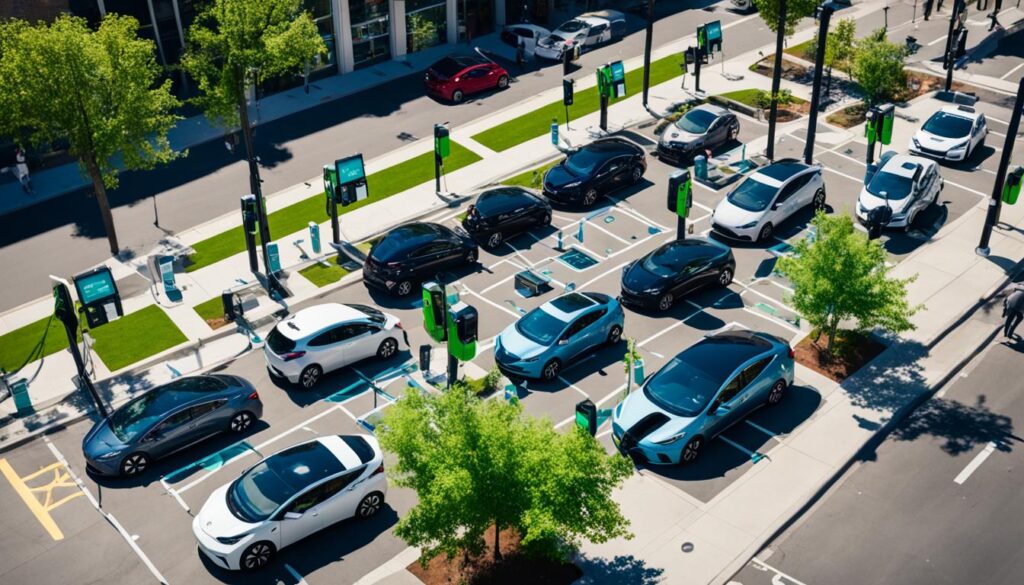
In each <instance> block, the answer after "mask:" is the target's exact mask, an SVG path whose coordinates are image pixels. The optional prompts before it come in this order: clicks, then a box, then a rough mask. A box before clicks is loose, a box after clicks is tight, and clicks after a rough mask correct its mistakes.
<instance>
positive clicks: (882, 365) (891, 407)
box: [843, 341, 931, 419]
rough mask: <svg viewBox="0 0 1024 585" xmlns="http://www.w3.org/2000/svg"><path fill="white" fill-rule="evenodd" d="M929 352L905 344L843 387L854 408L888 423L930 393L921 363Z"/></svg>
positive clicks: (879, 357) (866, 365)
mask: <svg viewBox="0 0 1024 585" xmlns="http://www.w3.org/2000/svg"><path fill="white" fill-rule="evenodd" d="M927 356H928V349H927V348H926V347H925V346H923V345H921V344H920V343H917V342H910V341H905V342H902V343H897V344H895V345H893V346H891V347H890V348H889V349H888V350H887V351H884V352H882V354H880V355H879V356H878V357H876V358H875V359H873V360H871V361H870V362H868V363H867V364H865V365H864V366H862V367H861V369H860V370H858V371H857V373H856V374H855V375H853V376H851V377H849V378H847V379H846V381H845V382H844V383H843V389H844V390H845V391H846V393H847V395H848V396H849V397H850V401H851V402H852V403H853V405H854V406H856V407H859V408H866V409H869V410H874V411H878V412H881V413H883V415H884V416H885V418H886V419H888V417H890V416H892V414H893V413H895V412H896V411H897V410H898V409H900V408H902V407H904V406H905V405H906V404H908V403H910V402H912V401H913V400H914V398H915V397H918V396H920V395H922V394H924V393H927V392H930V391H931V389H930V387H929V386H928V384H927V381H926V380H925V377H924V375H923V370H922V368H921V365H920V361H921V360H922V359H924V358H926V357H927Z"/></svg>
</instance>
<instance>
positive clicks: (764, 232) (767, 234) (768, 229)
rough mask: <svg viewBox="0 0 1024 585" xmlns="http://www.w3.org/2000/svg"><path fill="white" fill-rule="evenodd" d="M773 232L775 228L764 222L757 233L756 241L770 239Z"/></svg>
mask: <svg viewBox="0 0 1024 585" xmlns="http://www.w3.org/2000/svg"><path fill="white" fill-rule="evenodd" d="M774 233H775V228H774V227H773V226H772V224H770V223H766V224H764V227H763V228H761V232H760V233H759V234H757V241H758V242H764V241H766V240H769V239H771V237H772V234H774Z"/></svg>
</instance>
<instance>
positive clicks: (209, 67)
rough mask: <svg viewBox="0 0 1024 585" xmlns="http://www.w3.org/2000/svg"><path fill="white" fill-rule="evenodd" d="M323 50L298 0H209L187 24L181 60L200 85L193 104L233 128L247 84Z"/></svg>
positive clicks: (295, 67) (296, 67)
mask: <svg viewBox="0 0 1024 585" xmlns="http://www.w3.org/2000/svg"><path fill="white" fill-rule="evenodd" d="M326 53H327V48H326V46H325V45H324V42H323V39H321V38H320V34H319V33H318V32H317V29H316V24H314V23H313V20H312V19H311V18H310V16H309V14H308V13H306V12H303V11H302V0H259V2H254V1H253V0H213V1H212V2H211V3H209V4H207V5H206V7H205V9H203V11H202V12H201V13H200V14H199V16H197V18H196V22H195V23H193V24H192V26H191V27H189V30H188V43H187V47H186V51H185V55H184V56H183V57H182V60H181V64H182V66H183V67H184V68H185V70H186V71H188V72H189V74H191V75H192V77H193V78H194V79H195V80H196V82H197V83H198V84H199V89H200V90H201V92H202V93H201V94H200V95H199V96H198V97H197V98H195V102H196V104H197V105H199V107H200V108H202V109H203V111H204V112H205V113H206V115H207V117H208V118H209V119H210V120H212V121H214V122H216V123H218V124H220V125H222V126H224V127H226V128H233V127H235V126H238V124H239V107H240V106H241V105H243V104H245V92H246V89H247V88H248V87H249V86H250V85H255V84H257V83H258V82H259V80H261V79H270V78H273V77H277V76H280V75H284V74H286V73H290V72H295V71H300V70H302V69H303V68H304V67H305V65H306V63H308V62H309V61H311V60H312V59H313V58H314V57H315V56H316V55H324V54H326Z"/></svg>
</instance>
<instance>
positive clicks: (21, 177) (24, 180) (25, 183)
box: [14, 147, 32, 194]
mask: <svg viewBox="0 0 1024 585" xmlns="http://www.w3.org/2000/svg"><path fill="white" fill-rule="evenodd" d="M14 174H15V176H16V177H18V182H19V183H21V190H22V191H24V192H26V193H29V194H31V193H32V178H31V177H29V174H28V162H27V161H26V159H25V152H24V151H23V150H21V148H20V147H19V148H16V149H14Z"/></svg>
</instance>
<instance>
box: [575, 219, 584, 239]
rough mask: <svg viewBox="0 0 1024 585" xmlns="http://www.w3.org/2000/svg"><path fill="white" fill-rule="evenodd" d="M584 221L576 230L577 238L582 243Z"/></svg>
mask: <svg viewBox="0 0 1024 585" xmlns="http://www.w3.org/2000/svg"><path fill="white" fill-rule="evenodd" d="M583 223H584V222H582V221H581V222H580V227H579V230H577V232H576V239H577V240H579V241H580V243H581V244H582V243H583Z"/></svg>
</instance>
